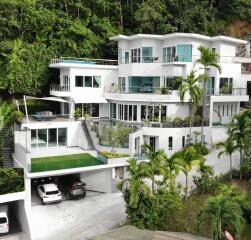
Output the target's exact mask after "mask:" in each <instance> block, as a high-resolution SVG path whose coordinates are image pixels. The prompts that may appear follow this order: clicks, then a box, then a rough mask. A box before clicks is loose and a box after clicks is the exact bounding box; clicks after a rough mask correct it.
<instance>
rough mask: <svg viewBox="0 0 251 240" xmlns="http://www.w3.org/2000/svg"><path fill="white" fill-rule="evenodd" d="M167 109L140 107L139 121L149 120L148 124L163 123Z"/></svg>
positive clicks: (151, 106) (162, 107)
mask: <svg viewBox="0 0 251 240" xmlns="http://www.w3.org/2000/svg"><path fill="white" fill-rule="evenodd" d="M166 116H167V107H166V106H164V105H163V106H154V105H148V106H146V105H141V120H149V121H150V122H163V121H164V120H166Z"/></svg>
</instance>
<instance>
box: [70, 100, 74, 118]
mask: <svg viewBox="0 0 251 240" xmlns="http://www.w3.org/2000/svg"><path fill="white" fill-rule="evenodd" d="M69 105H70V119H74V111H75V103H74V102H73V99H71V102H70V103H69Z"/></svg>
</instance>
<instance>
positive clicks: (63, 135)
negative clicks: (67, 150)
mask: <svg viewBox="0 0 251 240" xmlns="http://www.w3.org/2000/svg"><path fill="white" fill-rule="evenodd" d="M66 145H67V131H66V128H59V129H58V146H66Z"/></svg>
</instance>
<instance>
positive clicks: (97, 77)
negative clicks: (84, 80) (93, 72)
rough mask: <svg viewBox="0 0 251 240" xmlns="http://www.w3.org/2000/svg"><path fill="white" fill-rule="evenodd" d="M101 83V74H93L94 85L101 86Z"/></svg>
mask: <svg viewBox="0 0 251 240" xmlns="http://www.w3.org/2000/svg"><path fill="white" fill-rule="evenodd" d="M100 83H101V77H100V76H93V87H94V88H99V87H100Z"/></svg>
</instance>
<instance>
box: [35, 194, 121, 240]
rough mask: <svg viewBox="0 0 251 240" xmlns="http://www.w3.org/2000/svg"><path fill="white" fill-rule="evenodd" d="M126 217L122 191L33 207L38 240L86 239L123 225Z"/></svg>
mask: <svg viewBox="0 0 251 240" xmlns="http://www.w3.org/2000/svg"><path fill="white" fill-rule="evenodd" d="M125 218H126V214H125V207H124V201H123V198H122V194H121V193H111V194H100V193H90V192H88V194H87V197H86V198H84V199H81V200H67V201H63V202H61V203H60V204H52V205H35V206H32V224H33V226H32V231H33V233H32V234H33V237H34V240H48V239H50V240H58V239H60V240H69V239H71V240H84V239H87V238H89V237H92V236H95V235H98V234H102V233H104V232H106V231H108V230H111V229H113V228H114V227H116V226H118V225H120V224H121V223H122V222H123V221H124V220H125Z"/></svg>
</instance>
